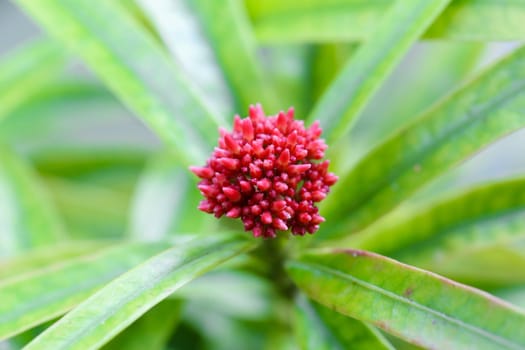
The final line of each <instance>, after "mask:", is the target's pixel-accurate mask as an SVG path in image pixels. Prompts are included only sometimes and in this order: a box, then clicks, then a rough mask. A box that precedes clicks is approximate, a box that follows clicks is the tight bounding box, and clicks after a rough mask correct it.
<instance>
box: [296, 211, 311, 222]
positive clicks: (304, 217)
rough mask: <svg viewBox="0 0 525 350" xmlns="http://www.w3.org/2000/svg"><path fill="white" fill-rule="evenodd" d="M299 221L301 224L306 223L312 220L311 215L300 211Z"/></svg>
mask: <svg viewBox="0 0 525 350" xmlns="http://www.w3.org/2000/svg"><path fill="white" fill-rule="evenodd" d="M299 221H300V222H302V223H303V224H307V223H309V222H310V221H312V217H311V216H310V214H308V213H301V214H300V215H299Z"/></svg>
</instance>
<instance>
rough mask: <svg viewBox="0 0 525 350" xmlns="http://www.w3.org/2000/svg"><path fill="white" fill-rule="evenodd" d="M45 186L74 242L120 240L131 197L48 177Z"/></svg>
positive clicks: (83, 183) (96, 185) (81, 183)
mask: <svg viewBox="0 0 525 350" xmlns="http://www.w3.org/2000/svg"><path fill="white" fill-rule="evenodd" d="M46 184H47V186H48V188H49V190H50V191H51V193H52V195H53V199H54V201H55V202H56V204H57V207H58V209H59V210H60V212H61V214H62V216H63V218H64V222H65V223H66V225H67V228H68V232H69V234H70V236H71V237H73V238H75V239H98V238H100V239H108V238H122V237H123V236H124V233H125V230H126V224H127V212H128V208H129V200H130V194H129V193H127V192H126V191H122V190H118V189H117V188H116V186H102V185H99V184H93V183H90V182H89V181H86V180H82V181H79V180H68V179H64V178H59V177H48V178H47V179H46Z"/></svg>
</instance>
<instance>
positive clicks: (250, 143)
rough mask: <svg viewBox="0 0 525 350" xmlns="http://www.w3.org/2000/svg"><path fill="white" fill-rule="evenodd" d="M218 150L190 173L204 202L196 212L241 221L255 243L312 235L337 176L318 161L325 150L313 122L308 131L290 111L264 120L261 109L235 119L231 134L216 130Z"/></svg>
mask: <svg viewBox="0 0 525 350" xmlns="http://www.w3.org/2000/svg"><path fill="white" fill-rule="evenodd" d="M219 132H220V138H219V144H218V147H216V148H215V150H214V151H213V154H212V156H211V157H210V159H209V160H208V161H207V163H206V165H205V166H204V167H190V170H191V171H192V172H193V173H194V174H196V175H197V176H198V177H200V178H201V179H202V180H201V181H200V183H199V185H198V188H199V190H200V191H201V193H202V195H203V196H204V197H205V198H206V199H205V200H203V201H202V202H201V203H200V205H199V209H200V210H202V211H204V212H207V213H210V214H214V215H215V216H216V217H217V218H219V217H221V216H223V215H226V216H227V217H230V218H240V219H241V220H242V222H243V224H244V228H245V230H246V231H252V232H253V235H254V236H255V237H265V238H273V237H276V231H286V230H289V229H290V230H291V232H292V233H293V234H294V235H301V236H302V235H304V234H305V233H314V232H315V231H317V230H318V229H319V224H321V223H322V222H323V221H324V218H323V217H322V216H320V215H319V213H318V208H317V207H316V205H315V203H316V202H320V201H322V200H323V199H324V198H325V197H326V195H327V193H328V192H329V188H330V186H332V185H333V184H335V182H336V181H337V176H336V175H334V174H332V173H329V172H328V165H329V161H327V160H325V161H321V159H322V158H323V157H324V152H325V150H326V148H327V146H326V144H325V143H324V141H323V140H322V139H320V138H319V137H320V136H321V132H322V130H321V128H320V126H319V123H318V122H315V123H314V124H313V125H312V126H311V127H310V128H308V129H306V128H305V127H304V123H303V122H302V121H299V120H294V110H293V108H290V109H289V110H288V112H287V113H285V112H280V113H278V114H277V115H276V116H269V117H266V116H265V115H264V112H263V110H262V108H261V106H260V105H256V106H250V110H249V116H248V117H247V118H244V119H241V118H240V117H239V116H235V120H234V126H233V132H231V133H230V132H228V131H226V130H224V129H220V130H219Z"/></svg>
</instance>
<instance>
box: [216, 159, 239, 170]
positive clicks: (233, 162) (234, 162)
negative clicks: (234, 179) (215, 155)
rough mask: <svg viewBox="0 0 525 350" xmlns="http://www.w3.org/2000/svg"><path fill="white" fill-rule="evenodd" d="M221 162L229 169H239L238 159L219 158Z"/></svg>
mask: <svg viewBox="0 0 525 350" xmlns="http://www.w3.org/2000/svg"><path fill="white" fill-rule="evenodd" d="M218 161H219V163H220V164H221V165H222V166H223V167H225V168H226V169H228V170H237V169H239V166H240V162H239V160H238V159H233V158H219V159H218Z"/></svg>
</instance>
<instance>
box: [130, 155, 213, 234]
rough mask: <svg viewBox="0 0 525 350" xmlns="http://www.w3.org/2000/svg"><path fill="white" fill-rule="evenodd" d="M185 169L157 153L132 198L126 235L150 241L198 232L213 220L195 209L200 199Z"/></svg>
mask: <svg viewBox="0 0 525 350" xmlns="http://www.w3.org/2000/svg"><path fill="white" fill-rule="evenodd" d="M195 188H196V183H195V179H194V178H193V176H191V175H190V174H188V172H187V171H186V169H184V168H183V167H180V166H177V165H175V164H174V161H173V159H172V157H170V156H169V155H168V154H161V155H159V156H157V157H155V158H153V159H152V160H151V162H150V163H149V164H148V166H147V167H146V168H145V169H144V172H143V173H142V175H141V177H140V179H139V181H138V184H137V186H136V189H135V193H134V195H133V199H132V205H131V210H130V214H129V216H130V217H129V228H128V233H129V235H130V236H131V237H134V238H137V239H140V240H147V241H154V240H157V239H161V238H163V237H166V236H167V235H169V234H170V233H174V232H201V230H202V229H203V228H211V225H213V224H215V223H216V220H215V219H213V218H211V217H210V216H209V215H206V214H204V213H202V212H200V211H198V210H196V208H197V205H198V204H199V202H200V201H201V199H202V196H201V195H200V193H199V192H198V191H195Z"/></svg>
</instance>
